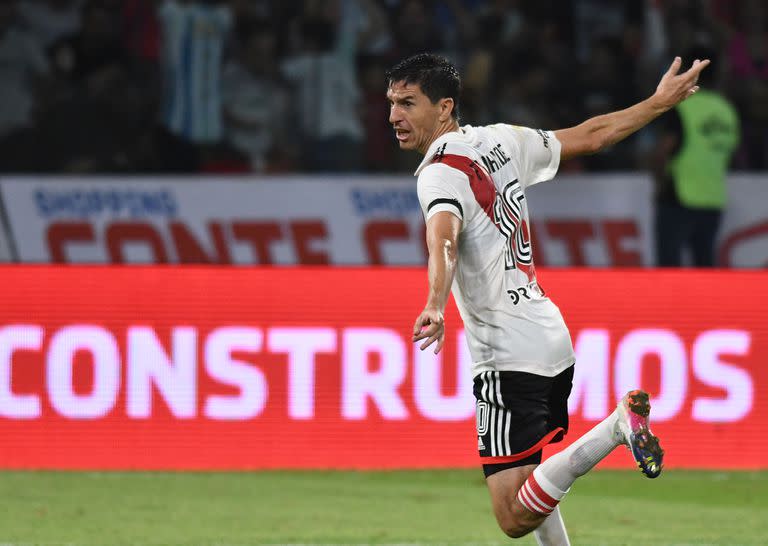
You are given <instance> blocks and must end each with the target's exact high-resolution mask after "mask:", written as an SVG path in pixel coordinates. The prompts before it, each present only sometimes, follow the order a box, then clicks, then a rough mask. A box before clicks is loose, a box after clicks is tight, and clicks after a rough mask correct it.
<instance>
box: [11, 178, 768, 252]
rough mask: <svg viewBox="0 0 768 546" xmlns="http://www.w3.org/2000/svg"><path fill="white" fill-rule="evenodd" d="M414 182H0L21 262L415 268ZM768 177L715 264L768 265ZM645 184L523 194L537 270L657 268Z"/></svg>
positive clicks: (735, 217)
mask: <svg viewBox="0 0 768 546" xmlns="http://www.w3.org/2000/svg"><path fill="white" fill-rule="evenodd" d="M415 182H416V181H415V179H414V178H413V177H410V176H407V175H402V176H364V177H361V176H357V177H339V176H332V177H330V176H326V177H323V176H315V177H267V178H261V177H259V178H242V177H237V178H235V177H228V178H223V177H205V178H201V177H188V178H166V177H162V178H160V177H158V178H152V177H142V178H118V177H105V178H87V179H84V178H63V177H56V178H33V177H23V178H22V177H16V178H4V179H2V180H0V189H1V190H2V196H3V199H4V202H5V207H6V211H7V216H8V218H7V223H8V227H9V229H10V231H11V237H12V239H13V241H14V243H15V248H16V252H17V254H18V259H19V260H20V261H21V262H59V263H220V264H230V263H231V264H284V265H288V264H299V263H301V264H333V265H362V264H386V265H422V264H424V263H425V247H424V222H423V219H422V215H421V211H420V209H419V203H418V199H417V196H416V187H415ZM767 184H768V177H766V176H735V177H733V179H732V180H731V184H730V190H731V204H730V207H729V209H728V211H727V213H726V215H725V218H724V225H723V230H722V235H721V241H722V244H721V246H720V253H719V255H720V258H721V259H722V260H723V263H724V264H727V265H729V266H742V267H763V266H765V264H766V260H767V259H768V210H766V207H765V203H766V201H767V200H766V197H768V185H767ZM652 191H653V189H652V184H651V182H650V180H649V178H648V177H646V176H644V175H638V174H611V175H600V176H594V175H593V176H583V175H580V176H574V175H564V176H560V177H558V178H557V179H556V181H555V182H549V183H543V184H539V185H537V186H534V187H532V188H531V189H530V190H529V191H528V198H529V202H530V210H531V217H532V232H533V233H532V235H533V239H534V249H535V257H536V263H537V264H538V265H547V266H578V265H592V266H643V265H652V264H653V262H654V251H653V248H654V245H653V240H654V239H653V238H654V234H653V206H652V201H653V200H652Z"/></svg>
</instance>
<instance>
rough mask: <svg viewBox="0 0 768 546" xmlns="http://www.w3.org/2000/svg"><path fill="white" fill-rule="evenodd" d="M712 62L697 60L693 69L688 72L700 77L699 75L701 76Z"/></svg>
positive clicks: (692, 66)
mask: <svg viewBox="0 0 768 546" xmlns="http://www.w3.org/2000/svg"><path fill="white" fill-rule="evenodd" d="M711 62H712V61H710V60H709V59H704V60H703V61H700V60H699V59H696V60H695V61H693V64H692V65H691V68H689V69H688V72H689V73H693V74H696V75H697V76H698V75H699V74H701V71H702V70H704V69H705V68H707V67H708V66H709V64H710V63H711Z"/></svg>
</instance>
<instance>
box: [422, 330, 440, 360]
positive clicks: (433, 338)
mask: <svg viewBox="0 0 768 546" xmlns="http://www.w3.org/2000/svg"><path fill="white" fill-rule="evenodd" d="M443 334H444V330H443V329H442V328H439V329H438V331H437V332H435V333H434V334H432V335H431V336H429V338H428V339H427V340H426V341H424V343H422V344H421V346H420V347H419V349H421V350H422V351H423V350H424V349H426V348H427V347H429V346H430V345H432V344H433V343H434V342H435V341H437V346H436V347H435V354H437V353H438V352H440V349H441V348H442V346H443V340H444V338H445V336H444V335H443Z"/></svg>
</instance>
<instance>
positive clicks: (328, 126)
mask: <svg viewBox="0 0 768 546" xmlns="http://www.w3.org/2000/svg"><path fill="white" fill-rule="evenodd" d="M340 8H341V4H340V2H339V1H338V0H336V1H329V2H315V1H312V0H308V1H307V2H305V11H304V13H303V15H302V16H301V17H300V18H299V19H298V20H296V21H295V24H296V25H297V28H298V29H299V30H300V36H301V39H300V43H299V50H298V51H297V52H296V53H295V54H293V55H291V56H289V57H288V58H286V59H285V60H284V61H283V63H282V66H281V70H282V74H283V75H284V76H285V78H286V79H288V80H289V81H290V82H291V83H292V84H293V85H294V89H295V98H294V107H295V109H296V113H297V114H298V122H299V128H300V131H301V135H302V140H303V144H302V150H303V151H302V158H303V160H304V165H303V166H304V168H305V169H307V170H310V171H359V170H360V169H361V168H362V157H363V127H362V123H361V119H360V112H361V103H360V98H361V97H360V87H359V84H358V80H357V74H356V70H355V49H350V48H356V46H357V42H356V38H354V39H353V38H351V37H349V36H345V35H340V34H339V31H340V30H341V29H344V28H346V27H345V26H342V25H341V20H340V19H341V9H340Z"/></svg>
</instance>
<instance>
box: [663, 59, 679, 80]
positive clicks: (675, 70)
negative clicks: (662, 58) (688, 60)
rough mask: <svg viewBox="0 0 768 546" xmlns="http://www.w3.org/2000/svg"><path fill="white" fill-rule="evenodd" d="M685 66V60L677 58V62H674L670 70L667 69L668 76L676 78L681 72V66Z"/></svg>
mask: <svg viewBox="0 0 768 546" xmlns="http://www.w3.org/2000/svg"><path fill="white" fill-rule="evenodd" d="M681 64H683V60H682V59H681V58H680V57H675V60H674V61H672V64H671V65H669V68H668V69H667V73H666V74H665V76H666V75H669V76H674V75H676V74H677V73H678V72H679V71H680V65H681Z"/></svg>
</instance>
